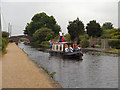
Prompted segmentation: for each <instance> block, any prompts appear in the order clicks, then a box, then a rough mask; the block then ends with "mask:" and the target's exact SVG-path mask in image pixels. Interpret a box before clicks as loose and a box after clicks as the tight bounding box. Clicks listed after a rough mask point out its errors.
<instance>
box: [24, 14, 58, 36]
mask: <svg viewBox="0 0 120 90" xmlns="http://www.w3.org/2000/svg"><path fill="white" fill-rule="evenodd" d="M43 27H47V28H50V29H51V30H52V31H53V32H54V36H56V35H58V33H59V31H60V26H59V25H57V23H56V21H55V18H54V17H53V16H48V15H46V13H44V12H43V13H38V14H35V15H34V16H33V17H32V19H31V22H30V23H27V25H26V27H25V30H24V34H28V35H30V36H32V35H33V33H35V31H36V30H38V29H40V28H43Z"/></svg>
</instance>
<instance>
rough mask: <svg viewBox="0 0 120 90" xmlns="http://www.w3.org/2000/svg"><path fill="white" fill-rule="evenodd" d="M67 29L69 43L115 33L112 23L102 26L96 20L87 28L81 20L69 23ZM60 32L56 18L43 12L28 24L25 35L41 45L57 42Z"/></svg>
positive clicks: (66, 36) (66, 37)
mask: <svg viewBox="0 0 120 90" xmlns="http://www.w3.org/2000/svg"><path fill="white" fill-rule="evenodd" d="M67 29H68V34H66V35H65V36H64V37H65V39H66V40H67V41H70V40H71V41H74V40H79V38H82V37H86V38H87V37H93V38H99V37H101V38H106V37H105V34H109V33H110V31H111V30H113V31H114V27H113V24H112V23H111V22H106V23H104V24H103V25H102V26H100V24H99V23H98V22H96V20H92V21H90V22H89V23H88V24H87V26H86V27H85V26H84V24H83V22H82V21H81V20H79V18H77V19H76V20H73V21H69V25H68V26H67ZM109 30H110V31H109ZM117 30H118V29H117ZM59 31H61V28H60V25H58V24H57V22H56V20H55V18H54V17H53V16H48V15H47V14H46V13H44V12H42V13H38V14H35V15H34V16H33V17H32V19H31V22H30V23H27V25H26V27H25V30H24V34H27V35H29V36H32V37H33V38H34V41H36V42H37V43H38V44H40V43H42V42H43V41H49V40H52V39H54V40H57V39H58V36H59ZM119 33H120V32H119V30H118V37H117V38H120V35H119Z"/></svg>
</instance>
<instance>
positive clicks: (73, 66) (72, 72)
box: [18, 44, 118, 88]
mask: <svg viewBox="0 0 120 90" xmlns="http://www.w3.org/2000/svg"><path fill="white" fill-rule="evenodd" d="M18 46H19V47H20V48H21V49H23V50H24V51H25V52H26V53H27V54H28V56H29V57H30V58H31V59H32V60H33V61H34V62H35V63H36V64H37V65H38V66H39V67H40V66H42V67H44V68H47V69H48V71H49V72H50V73H52V72H56V74H55V75H54V79H55V80H56V81H58V83H59V84H60V85H61V86H62V87H63V88H118V57H113V56H103V55H99V56H98V55H90V54H84V56H83V60H72V59H64V58H62V57H57V56H50V54H49V53H48V52H46V51H41V49H40V48H32V47H31V46H26V45H24V44H18Z"/></svg>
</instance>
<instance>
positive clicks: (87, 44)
mask: <svg viewBox="0 0 120 90" xmlns="http://www.w3.org/2000/svg"><path fill="white" fill-rule="evenodd" d="M80 44H81V46H82V48H87V47H89V41H88V40H87V39H83V40H81V42H80Z"/></svg>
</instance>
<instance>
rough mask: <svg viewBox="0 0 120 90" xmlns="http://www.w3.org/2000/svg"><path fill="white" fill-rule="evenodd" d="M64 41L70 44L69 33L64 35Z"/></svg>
mask: <svg viewBox="0 0 120 90" xmlns="http://www.w3.org/2000/svg"><path fill="white" fill-rule="evenodd" d="M64 39H65V41H68V42H70V34H69V33H68V34H65V35H64Z"/></svg>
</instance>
